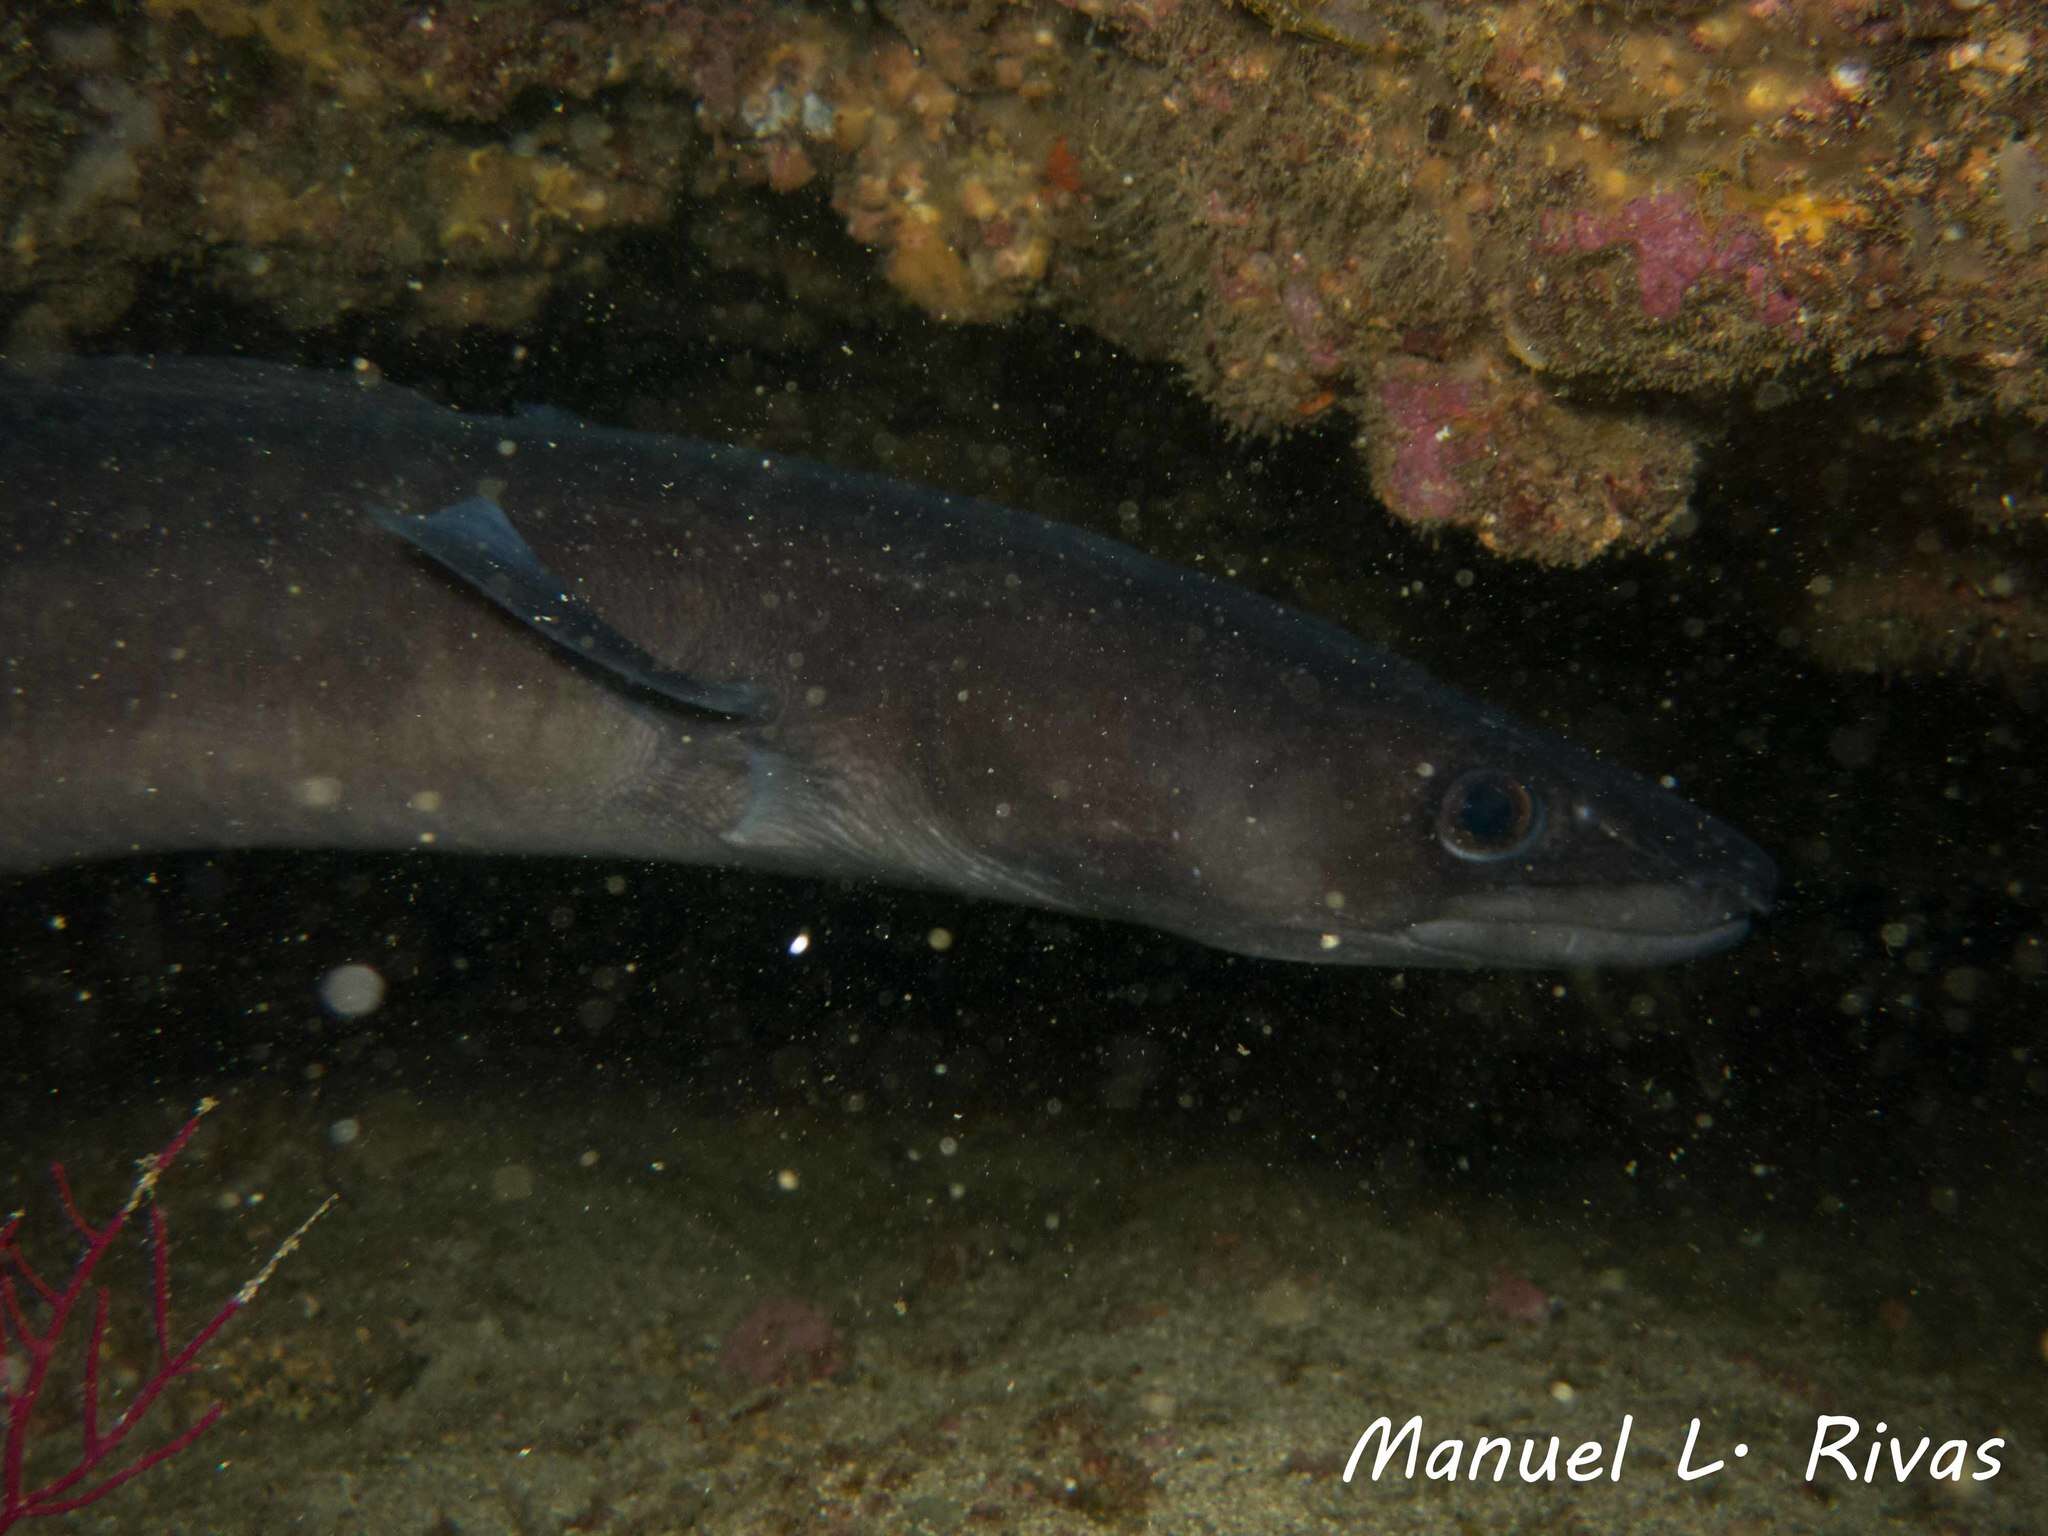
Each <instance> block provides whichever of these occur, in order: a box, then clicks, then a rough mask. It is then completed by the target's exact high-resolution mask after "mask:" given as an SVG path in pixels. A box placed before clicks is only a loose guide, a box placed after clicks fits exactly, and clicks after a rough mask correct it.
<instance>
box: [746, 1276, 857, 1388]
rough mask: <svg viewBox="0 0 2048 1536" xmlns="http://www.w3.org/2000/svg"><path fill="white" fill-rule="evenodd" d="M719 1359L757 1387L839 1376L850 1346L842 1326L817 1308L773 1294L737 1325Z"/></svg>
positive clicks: (795, 1383) (798, 1383) (785, 1384)
mask: <svg viewBox="0 0 2048 1536" xmlns="http://www.w3.org/2000/svg"><path fill="white" fill-rule="evenodd" d="M718 1363H719V1364H720V1365H722V1366H724V1367H725V1370H726V1373H727V1374H728V1375H731V1376H736V1377H738V1378H739V1379H740V1380H742V1381H745V1382H747V1383H748V1384H750V1385H752V1386H756V1387H770V1386H799V1385H801V1384H802V1383H804V1382H807V1381H823V1380H825V1379H826V1378H827V1377H831V1376H836V1375H838V1374H839V1373H840V1372H841V1371H842V1370H844V1369H845V1368H846V1350H845V1346H844V1341H843V1340H842V1339H841V1338H840V1336H839V1330H838V1329H837V1328H834V1327H833V1326H832V1320H831V1319H830V1318H828V1317H826V1316H825V1314H824V1313H822V1312H820V1311H819V1310H818V1309H817V1308H816V1307H814V1306H812V1305H811V1304H810V1303H809V1302H805V1301H798V1300H797V1299H796V1298H795V1297H793V1296H771V1297H769V1298H768V1299H767V1300H766V1301H764V1302H762V1303H761V1304H760V1305H759V1306H757V1307H755V1308H754V1310H753V1311H751V1312H749V1313H748V1314H747V1315H746V1316H745V1317H743V1318H741V1319H740V1320H739V1321H738V1322H737V1323H735V1324H734V1325H733V1328H732V1331H731V1332H730V1333H728V1334H727V1335H726V1336H725V1342H724V1343H723V1344H721V1345H720V1346H719V1350H718Z"/></svg>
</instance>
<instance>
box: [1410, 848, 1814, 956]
mask: <svg viewBox="0 0 2048 1536" xmlns="http://www.w3.org/2000/svg"><path fill="white" fill-rule="evenodd" d="M1758 873H1761V872H1759V871H1748V870H1745V871H1744V872H1743V876H1742V877H1741V878H1735V879H1727V878H1719V879H1698V880H1687V881H1678V882H1650V883H1644V884H1635V885H1606V886H1602V885H1595V886H1578V887H1566V888H1560V887H1541V886H1538V887H1534V888H1528V889H1519V890H1510V891H1489V892H1484V893H1480V894H1474V895H1466V896H1459V897H1456V898H1453V899H1452V900H1450V901H1448V902H1446V903H1445V904H1444V907H1443V909H1442V910H1441V911H1440V912H1439V913H1438V914H1437V915H1436V916H1434V917H1431V918H1427V919H1425V920H1424V921H1422V922H1419V923H1414V924H1411V925H1410V926H1409V927H1407V928H1406V929H1404V930H1403V931H1402V934H1401V937H1402V938H1403V939H1404V940H1405V941H1406V942H1407V943H1408V944H1411V945H1413V946H1414V948H1415V950H1416V951H1417V956H1416V960H1417V963H1429V962H1434V963H1436V964H1439V965H1467V966H1489V965H1490V966H1512V967H1547V966H1555V967H1558V968H1560V969H1572V970H1576V969H1580V968H1585V967H1592V966H1650V965H1670V964H1672V963H1674V962H1676V961H1680V960H1692V959H1696V958H1698V957H1699V956H1701V955H1711V954H1714V953H1716V952H1717V951H1719V950H1723V949H1727V948H1729V947H1730V946H1731V945H1734V944H1737V943H1740V942H1741V941H1742V939H1743V938H1744V937H1745V936H1746V935H1747V934H1748V933H1749V929H1750V923H1751V920H1752V919H1753V918H1754V917H1756V916H1759V915H1761V914H1763V913H1765V912H1768V911H1769V910H1770V907H1771V897H1772V894H1773V892H1774V890H1775V885H1776V878H1775V875H1776V872H1775V871H1774V870H1773V871H1770V872H1769V873H1770V878H1769V879H1768V880H1765V879H1759V878H1753V876H1755V875H1756V874H1758Z"/></svg>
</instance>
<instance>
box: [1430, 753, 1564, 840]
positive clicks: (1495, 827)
mask: <svg viewBox="0 0 2048 1536" xmlns="http://www.w3.org/2000/svg"><path fill="white" fill-rule="evenodd" d="M1542 831H1543V807H1542V805H1541V804H1540V803H1539V802H1538V801H1537V799H1536V798H1535V797H1534V796H1533V795H1531V794H1530V793H1529V786H1528V785H1526V784H1524V783H1523V782H1522V781H1521V780H1520V779H1516V778H1511V777H1510V776H1508V775H1507V774H1505V773H1502V772H1500V771H1499V770H1498V769H1494V768H1475V769H1473V770H1472V771H1471V772H1470V773H1463V774H1460V775H1459V776H1458V777H1457V778H1456V779H1454V780H1452V781H1451V786H1450V788H1448V789H1446V790H1445V791H1444V798H1443V804H1442V805H1441V806H1440V807H1439V808H1438V810H1437V813H1436V836H1437V841H1438V842H1440V843H1442V844H1443V845H1444V847H1445V849H1446V850H1447V851H1448V852H1450V853H1452V854H1454V855H1455V856H1457V857H1458V858H1461V859H1471V860H1473V861H1475V862H1478V863H1490V862H1491V861H1493V860H1495V859H1511V858H1513V857H1514V856H1515V855H1516V854H1518V853H1522V852H1524V851H1525V850H1526V849H1527V848H1528V847H1529V845H1530V844H1531V843H1533V842H1535V841H1536V839H1537V837H1538V836H1539V835H1541V833H1542Z"/></svg>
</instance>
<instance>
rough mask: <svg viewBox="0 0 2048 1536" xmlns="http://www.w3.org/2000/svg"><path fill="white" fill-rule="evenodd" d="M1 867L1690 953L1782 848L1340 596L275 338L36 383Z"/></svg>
mask: <svg viewBox="0 0 2048 1536" xmlns="http://www.w3.org/2000/svg"><path fill="white" fill-rule="evenodd" d="M0 806H4V813H0V867H4V868H13V869H16V870H27V869H32V868H37V867H43V866H48V865H51V864H55V863H60V862H65V861H71V860H80V859H92V858H101V857H107V856H114V855H121V854H129V853H134V852H138V851H143V852H147V851H158V850H175V849H205V848H224V847H253V846H269V847H307V848H312V847H345V848H366V849H367V848H433V849H444V850H467V851H477V852H498V853H523V854H601V855H610V856H625V857H632V858H646V859H670V860H685V861H691V862H698V863H713V864H731V865H745V866H752V867H757V868H765V869H771V870H779V871H784V872H789V873H796V874H808V875H819V876H831V877H852V878H873V879H877V880H882V881H891V882H898V883H907V884H915V885H922V886H929V887H937V888H941V889H946V890H952V891H957V892H962V893H966V894H969V895H973V896H977V897H988V898H993V899H997V900H1004V901H1016V902H1025V903H1032V904H1036V905H1039V906H1043V907H1048V908H1054V909H1058V910H1062V911H1066V912H1071V913H1077V914H1083V915H1091V916H1099V917H1104V918H1113V919H1122V920H1127V921H1131V922H1135V923H1141V924H1147V925H1150V926H1153V927H1156V928H1160V929H1165V930H1169V931H1171V932H1174V933H1177V934H1180V935H1184V936H1185V937H1187V938H1190V939H1194V940H1197V941H1200V942H1202V943H1206V944H1211V945H1216V946H1219V947H1222V948H1226V949H1230V950H1236V951H1239V952H1243V953H1247V954H1253V955H1261V956H1271V957H1281V958H1287V959H1295V960H1306V961H1319V962H1333V963H1353V964H1401V965H1428V964H1436V965H1464V966H1480V965H1520V966H1529V965H1543V966H1548V965H1565V966H1577V965H1598V964H1650V963H1658V962H1664V961H1671V960H1678V959H1683V958H1686V957H1688V956H1692V955H1696V954H1701V953H1705V952H1708V951H1711V950H1714V949H1718V948H1721V947H1723V946H1726V945H1728V944H1731V943H1733V942H1734V941H1735V940H1736V939H1738V938H1740V937H1741V936H1742V934H1743V933H1744V932H1745V931H1746V929H1747V927H1748V924H1749V921H1750V919H1751V917H1752V916H1753V915H1754V914H1756V913H1758V912H1761V911H1763V910H1764V909H1766V908H1767V906H1768V905H1769V902H1770V899H1771V895H1772V889H1773V886H1774V883H1775V872H1774V871H1773V868H1772V866H1771V862H1770V860H1769V859H1768V858H1767V857H1765V855H1764V854H1762V853H1761V852H1760V851H1759V850H1757V849H1756V848H1755V847H1754V846H1752V845H1751V844H1750V843H1749V842H1748V841H1746V840H1745V839H1744V838H1743V837H1741V836H1740V835H1739V834H1738V833H1736V832H1734V831H1733V830H1731V829H1730V828H1728V827H1726V826H1724V825H1722V824H1721V823H1719V822H1717V821H1715V820H1714V819H1712V818H1711V817H1709V816H1707V815H1706V814H1704V813H1703V812H1701V811H1699V810H1697V809H1695V808H1694V807H1692V806H1691V805H1689V804H1687V803H1685V802H1684V801H1682V800H1680V799H1678V798H1676V797H1675V796H1673V795H1671V794H1668V793H1666V792H1665V791H1663V790H1662V789H1660V788H1658V787H1656V786H1655V785H1652V784H1650V783H1648V782H1646V781H1645V780H1642V779H1640V778H1637V777H1635V776H1634V775H1632V774H1629V773H1627V772H1625V771H1623V770H1621V769H1619V768H1617V767H1615V766H1612V765H1610V764H1608V763H1605V762H1602V761H1600V760H1597V759H1595V758H1593V757H1591V756H1589V755H1587V754H1585V753H1582V752H1580V751H1578V750H1576V749H1574V748H1572V747H1570V746H1568V745H1567V744H1565V743H1564V742H1561V741H1559V740H1556V739H1555V738H1553V737H1551V736H1548V735H1546V734H1544V733H1542V732H1539V731H1536V730H1533V729H1529V728H1527V727H1524V726H1522V725H1519V724H1517V723H1515V722H1514V721H1512V720H1509V719H1507V718H1505V717H1504V716H1503V715H1501V714H1500V713H1498V712H1496V711H1494V710H1491V709H1489V708H1486V707H1483V706H1481V705H1479V704H1477V703H1475V702H1473V701H1472V700H1470V699H1468V698H1466V697H1463V696H1461V695H1459V694H1458V693H1456V692H1454V691H1452V690H1450V689H1448V688H1445V687H1443V686H1441V685H1439V684H1437V683H1435V682H1433V681H1432V680H1431V679H1430V678H1428V677H1427V676H1426V675H1425V674H1424V673H1423V672H1421V671H1420V670H1419V669H1418V668H1416V667H1414V666H1413V665H1411V664H1409V663H1407V662H1405V661H1403V660H1401V659H1399V658H1398V657H1395V656H1393V655H1390V654H1388V653H1387V652H1385V651H1383V650H1381V649H1379V648H1377V647H1374V646H1370V645H1367V644H1365V643H1364V642H1362V641H1359V640H1357V639H1355V638H1353V637H1351V636H1350V635H1347V634H1345V633H1344V632H1342V631H1341V630H1339V629H1336V628H1334V627H1333V626H1331V625H1328V624H1326V623H1323V622H1321V621H1319V620H1316V619H1313V618H1310V617H1308V616H1306V615H1303V614H1301V613H1297V612H1295V611H1292V610H1290V609H1287V608H1285V607H1283V606H1281V605H1279V604H1277V603H1273V602H1270V601H1268V600H1266V599H1265V598H1262V597H1259V596H1257V595H1254V594H1252V593H1250V592H1247V591H1244V590H1242V589H1239V588H1237V587H1234V586H1231V585H1229V584H1227V583H1224V582H1220V581H1217V580H1214V579H1212V578H1210V577H1207V576H1205V575H1202V574H1199V573H1197V572H1194V571H1189V570H1185V569H1181V568H1178V567H1174V566H1170V565H1166V564H1162V563H1160V562H1158V561H1155V560H1152V559H1149V558H1147V557H1145V556H1143V555H1140V554H1138V553H1137V552H1135V551H1133V550H1130V549H1127V548H1124V547H1123V546H1121V545H1118V544H1115V543H1112V542H1110V541H1108V540H1105V539H1101V538H1098V537H1095V536H1093V535H1090V534H1087V533H1084V532H1081V531H1079V530H1077V529H1073V528H1068V527H1062V526H1059V525H1055V524H1051V523H1047V522H1044V521H1041V520H1039V519H1036V518H1033V517H1029V516H1026V515H1024V514H1021V513H1018V512H1014V511H1008V510H1005V509H1003V508H999V507H995V506H991V505H988V504H985V503H980V502H974V501H970V500H965V499H961V498H957V497H948V496H943V495H939V494H936V493H933V492H929V491H925V490H920V489H916V488H913V487H910V486H905V485H901V484H898V483H894V482H891V481H887V480H882V479H877V478H874V477H870V476H864V475H857V474H850V473H846V472H842V471H839V470H835V469H830V468H826V467H823V466H820V465H816V464H811V463H806V462H802V461H798V460H793V459H785V458H780V457H775V456H770V455H764V454H761V453H758V452H749V451H745V450H741V449H735V448H723V447H712V446H707V445H704V444H701V443H697V442H693V441H690V440H687V439H682V438H676V437H669V436H662V435H655V434H646V433H635V432H627V431H619V430H611V429H606V428H602V427H596V426H591V425H586V424H583V423H580V422H573V421H569V420H566V419H563V418H561V417H560V416H557V415H555V414H553V413H536V414H533V415H527V416H515V417H487V416H476V415H465V414H460V413H457V412H454V411H450V410H447V409H444V408H442V407H439V406H436V405H433V404H431V403H430V402H428V401H426V400H424V399H422V398H421V397H419V396H416V395H413V394H410V393H408V392H406V391H404V390H401V389H397V388H395V387H391V386H381V385H380V386H375V387H366V386H364V385H361V384H359V383H358V382H356V381H355V380H352V379H349V378H345V377H332V376H328V375H323V374H316V373H308V372H302V371H297V370H293V369H289V368H282V367H275V366H270V365H263V364H253V363H238V362H219V361H201V360H173V359H166V360H161V361H157V362H147V361H142V360H118V359H116V360H100V361H75V362H71V363H67V364H64V365H62V366H61V367H59V368H57V369H55V370H54V371H48V372H44V373H42V374H39V375H31V374H26V373H20V372H8V371H6V370H0Z"/></svg>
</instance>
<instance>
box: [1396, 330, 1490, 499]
mask: <svg viewBox="0 0 2048 1536" xmlns="http://www.w3.org/2000/svg"><path fill="white" fill-rule="evenodd" d="M1473 395H1474V388H1473V385H1472V384H1471V382H1470V381H1468V380H1465V379H1459V378H1452V377H1446V376H1445V374H1444V373H1443V372H1442V371H1441V370H1438V369H1429V370H1428V371H1423V370H1421V369H1419V368H1417V369H1404V370H1399V371H1396V372H1394V373H1393V375H1392V377H1390V378H1388V379H1386V380H1385V381H1384V382H1383V383H1382V384H1381V385H1380V409H1381V410H1382V411H1383V412H1384V413H1385V416H1386V422H1387V427H1388V429H1389V433H1390V435H1391V436H1392V438H1393V453H1392V455H1391V457H1392V461H1393V462H1392V465H1391V468H1390V471H1389V472H1388V473H1386V474H1385V475H1384V477H1383V479H1382V482H1381V484H1380V486H1379V492H1380V495H1381V497H1382V498H1383V499H1384V500H1385V501H1386V503H1387V505H1389V506H1390V507H1392V508H1394V510H1395V511H1396V512H1397V513H1399V514H1400V516H1402V517H1404V518H1406V519H1407V520H1408V521H1410V522H1416V523H1434V522H1443V521H1446V520H1448V519H1450V518H1453V517H1455V516H1456V515H1457V514H1458V511H1459V509H1460V506H1461V504H1462V503H1463V501H1464V499H1465V495H1466V490H1467V487H1466V485H1465V482H1464V478H1463V476H1462V475H1461V471H1462V470H1463V469H1464V468H1465V466H1466V465H1467V464H1469V463H1471V462H1472V460H1474V459H1475V458H1478V457H1479V456H1480V455H1481V454H1482V453H1483V452H1485V451H1486V438H1485V436H1484V434H1483V433H1480V432H1477V431H1474V430H1473V428H1474V426H1475V425H1476V423H1474V422H1472V421H1471V420H1469V416H1470V412H1471V410H1472V403H1473Z"/></svg>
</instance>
